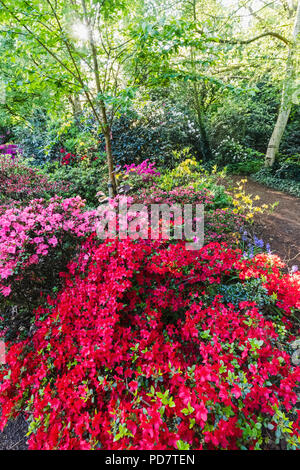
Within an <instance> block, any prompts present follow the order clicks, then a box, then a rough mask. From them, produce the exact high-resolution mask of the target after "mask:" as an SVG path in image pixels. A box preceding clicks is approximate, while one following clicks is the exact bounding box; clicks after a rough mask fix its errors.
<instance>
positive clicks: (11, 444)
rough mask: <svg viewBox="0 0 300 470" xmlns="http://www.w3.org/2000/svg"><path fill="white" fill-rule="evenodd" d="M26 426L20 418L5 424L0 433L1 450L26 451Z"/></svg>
mask: <svg viewBox="0 0 300 470" xmlns="http://www.w3.org/2000/svg"><path fill="white" fill-rule="evenodd" d="M27 427H28V426H27V424H26V421H25V419H24V418H23V417H22V416H19V417H18V418H17V419H15V420H14V421H11V422H9V423H8V424H7V426H6V427H5V429H4V431H3V432H1V433H0V451H1V450H26V449H27V444H26V441H27V437H26V433H27Z"/></svg>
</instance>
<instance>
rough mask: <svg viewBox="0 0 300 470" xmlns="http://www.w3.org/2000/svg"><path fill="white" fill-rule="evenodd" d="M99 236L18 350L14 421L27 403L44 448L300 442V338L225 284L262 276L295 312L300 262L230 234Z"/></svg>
mask: <svg viewBox="0 0 300 470" xmlns="http://www.w3.org/2000/svg"><path fill="white" fill-rule="evenodd" d="M89 243H90V244H85V247H84V248H83V251H82V254H81V256H80V258H79V261H78V262H73V263H71V265H70V269H69V273H68V274H67V275H66V277H65V281H66V287H65V289H64V290H63V291H62V292H61V293H60V294H59V296H58V298H57V300H56V301H52V300H50V299H49V305H48V306H46V307H44V308H39V309H38V311H37V314H36V315H37V319H36V320H37V321H36V331H35V332H34V333H33V335H32V338H28V339H27V340H25V341H22V342H19V343H17V344H15V345H13V346H11V348H10V350H9V351H8V354H7V363H8V364H7V366H6V367H5V368H4V370H3V371H2V372H1V380H2V385H1V386H0V402H1V406H2V418H1V426H2V428H3V426H4V425H5V423H6V422H7V419H8V418H9V417H12V416H16V415H17V414H18V413H20V411H21V410H23V411H24V410H26V411H25V413H26V415H27V417H28V419H29V421H30V427H29V432H30V439H29V446H30V448H31V449H114V450H116V449H151V450H152V449H178V448H179V449H261V448H263V449H270V448H274V445H276V444H279V443H280V445H281V446H285V447H287V448H297V447H299V441H298V437H299V421H297V417H296V413H295V403H296V401H297V395H296V388H295V387H296V383H297V381H298V380H299V377H300V371H299V368H295V367H293V366H292V364H291V359H290V355H289V353H290V351H291V348H290V345H289V342H290V339H291V338H290V337H289V335H288V334H287V333H286V329H284V328H282V327H281V328H277V326H276V324H275V323H273V322H272V321H270V320H267V319H266V318H264V316H263V314H262V313H261V311H260V310H259V305H257V304H255V302H253V301H252V299H248V300H246V301H241V302H239V303H238V306H237V305H234V304H233V303H231V301H230V298H229V299H228V296H227V299H222V296H219V295H217V294H218V288H219V286H220V285H224V284H225V285H226V284H230V283H232V282H234V281H233V279H236V280H237V282H238V283H243V282H245V283H249V279H251V278H261V279H262V285H263V286H264V287H265V289H266V290H267V291H268V294H269V296H270V297H271V298H272V299H273V304H274V307H275V304H277V306H278V307H277V308H283V309H284V310H285V314H286V315H287V316H289V315H290V313H291V312H292V311H293V309H295V308H299V306H300V304H299V301H300V276H299V274H293V275H292V276H289V277H283V275H282V274H281V268H280V265H279V266H277V260H276V258H272V257H268V256H265V255H261V256H260V257H259V258H257V259H256V258H255V259H253V260H251V261H249V260H243V258H242V257H241V253H240V252H239V251H234V250H232V249H229V248H228V247H227V246H226V245H220V244H210V245H208V246H206V247H204V248H203V249H202V250H201V251H200V252H198V251H197V252H195V251H186V250H185V248H184V244H183V243H182V242H178V243H176V244H173V245H164V244H161V243H160V242H155V243H149V242H147V241H139V242H138V243H134V242H133V241H130V240H123V241H117V240H116V241H111V242H110V243H103V244H101V245H100V246H99V247H98V246H97V245H94V243H93V240H90V242H89ZM283 281H284V282H283ZM279 284H280V287H279ZM289 291H292V292H293V295H292V296H288V298H287V295H286V294H287V293H288V292H289ZM212 295H213V297H212ZM74 299H76V302H74ZM235 304H236V302H235ZM285 325H286V328H288V327H289V320H286V321H285ZM293 419H294V420H295V422H294V423H293Z"/></svg>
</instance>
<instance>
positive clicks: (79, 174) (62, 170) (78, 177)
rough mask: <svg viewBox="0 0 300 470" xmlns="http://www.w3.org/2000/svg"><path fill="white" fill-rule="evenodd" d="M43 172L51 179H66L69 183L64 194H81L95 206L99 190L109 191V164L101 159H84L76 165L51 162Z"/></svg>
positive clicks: (68, 195)
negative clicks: (88, 160) (89, 160)
mask: <svg viewBox="0 0 300 470" xmlns="http://www.w3.org/2000/svg"><path fill="white" fill-rule="evenodd" d="M43 173H45V174H48V177H49V179H50V180H51V181H53V182H55V181H64V182H66V183H67V184H68V185H69V189H68V188H66V190H65V192H64V195H65V196H66V197H75V196H80V197H81V198H82V199H85V200H86V202H87V204H88V205H89V206H91V207H95V206H96V205H97V204H98V201H97V197H96V194H97V192H98V191H104V192H105V193H107V192H108V191H107V180H108V173H107V166H106V165H105V164H103V163H101V162H100V161H93V162H91V163H90V164H89V162H85V161H82V162H81V164H79V165H76V166H69V165H63V166H61V165H59V164H58V163H56V164H54V165H53V164H51V165H46V166H45V167H44V169H43Z"/></svg>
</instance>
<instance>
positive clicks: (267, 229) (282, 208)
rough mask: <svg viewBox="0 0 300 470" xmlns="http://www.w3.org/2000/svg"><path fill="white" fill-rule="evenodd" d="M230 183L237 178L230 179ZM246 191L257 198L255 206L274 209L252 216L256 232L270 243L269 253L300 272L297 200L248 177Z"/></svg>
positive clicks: (299, 202) (299, 228)
mask: <svg viewBox="0 0 300 470" xmlns="http://www.w3.org/2000/svg"><path fill="white" fill-rule="evenodd" d="M231 179H232V180H233V181H234V182H236V181H239V180H241V179H242V178H241V177H237V176H234V177H232V178H231ZM245 189H246V192H247V193H248V194H252V195H253V196H255V195H256V194H257V195H258V196H260V201H259V204H269V205H271V204H274V203H275V202H278V203H279V204H278V206H277V207H276V208H275V210H274V212H273V213H272V214H270V215H266V214H262V215H259V216H257V217H256V220H255V223H256V230H257V234H258V236H260V237H261V238H262V239H263V240H264V242H265V243H270V246H271V250H272V252H274V253H276V254H278V255H279V256H280V257H281V259H282V260H283V261H284V262H286V264H287V265H288V266H289V267H291V266H292V265H298V267H299V269H300V199H299V198H297V197H294V196H290V195H288V194H285V193H282V192H281V191H276V190H275V189H270V188H268V187H266V186H263V185H261V184H259V183H256V182H255V181H252V180H251V179H250V178H248V181H247V183H246V188H245Z"/></svg>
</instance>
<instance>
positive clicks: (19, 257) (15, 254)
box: [0, 196, 96, 306]
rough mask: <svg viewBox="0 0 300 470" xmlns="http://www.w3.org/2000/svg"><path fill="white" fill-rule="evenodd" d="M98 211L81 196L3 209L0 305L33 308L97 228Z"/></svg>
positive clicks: (1, 215)
mask: <svg viewBox="0 0 300 470" xmlns="http://www.w3.org/2000/svg"><path fill="white" fill-rule="evenodd" d="M95 214H96V211H85V204H84V202H83V200H82V199H81V198H80V197H79V196H78V197H75V198H70V199H62V198H60V197H54V198H51V199H50V200H49V201H45V200H44V199H35V200H33V201H31V203H30V204H29V205H28V206H25V207H24V206H23V205H22V204H15V205H14V207H10V208H2V210H0V304H1V305H3V304H7V302H5V299H6V300H7V301H8V300H9V301H10V304H11V303H13V304H18V305H20V304H25V305H27V306H31V305H35V302H36V301H37V299H38V297H39V293H40V291H41V290H44V291H46V292H48V291H49V289H50V290H51V288H52V287H54V286H55V285H56V284H57V281H58V274H59V272H60V271H62V270H64V269H65V268H66V266H67V263H68V262H69V260H70V259H71V257H72V256H73V255H74V253H76V249H77V248H78V246H79V245H80V243H81V241H82V239H83V238H85V237H87V236H88V235H89V234H90V233H91V232H92V231H93V230H94V220H95Z"/></svg>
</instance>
